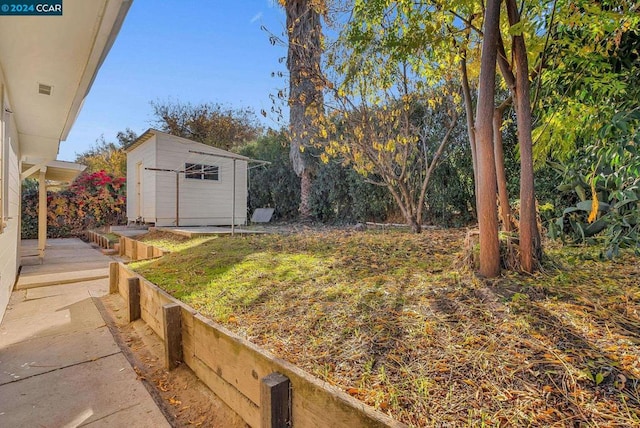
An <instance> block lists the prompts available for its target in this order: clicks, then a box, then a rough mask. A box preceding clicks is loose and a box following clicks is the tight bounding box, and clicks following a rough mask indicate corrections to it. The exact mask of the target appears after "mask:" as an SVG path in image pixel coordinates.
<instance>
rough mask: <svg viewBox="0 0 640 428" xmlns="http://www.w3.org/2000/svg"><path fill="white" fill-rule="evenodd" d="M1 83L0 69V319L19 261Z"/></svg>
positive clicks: (14, 143)
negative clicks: (1, 208) (1, 206)
mask: <svg viewBox="0 0 640 428" xmlns="http://www.w3.org/2000/svg"><path fill="white" fill-rule="evenodd" d="M4 87H5V82H4V78H3V76H2V74H1V71H0V147H1V148H2V151H1V152H0V154H1V162H2V165H1V167H0V174H1V176H0V179H1V181H0V185H1V186H2V189H0V192H2V193H1V195H2V200H1V201H0V203H2V204H3V210H2V215H3V217H4V218H3V219H2V221H4V224H5V226H4V228H2V231H1V232H0V320H2V317H3V316H4V313H5V310H6V308H7V304H8V303H9V297H10V296H11V291H12V290H13V285H14V284H15V280H16V277H17V275H18V267H19V264H20V259H19V253H20V251H19V245H20V169H19V161H18V160H19V159H20V152H19V145H18V135H17V132H16V129H17V128H16V124H15V119H14V118H13V115H12V114H10V113H6V112H5V108H6V109H9V110H11V108H10V105H9V103H8V97H7V95H6V91H4V90H3V88H4Z"/></svg>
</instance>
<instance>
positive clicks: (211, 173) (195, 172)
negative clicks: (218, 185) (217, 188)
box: [184, 163, 220, 181]
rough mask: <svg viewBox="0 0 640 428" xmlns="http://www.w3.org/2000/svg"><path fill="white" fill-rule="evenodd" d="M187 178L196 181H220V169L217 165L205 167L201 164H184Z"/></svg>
mask: <svg viewBox="0 0 640 428" xmlns="http://www.w3.org/2000/svg"><path fill="white" fill-rule="evenodd" d="M184 171H185V177H186V178H191V179H194V180H213V181H218V180H220V176H219V174H218V173H219V168H218V166H216V165H204V164H199V163H186V164H184Z"/></svg>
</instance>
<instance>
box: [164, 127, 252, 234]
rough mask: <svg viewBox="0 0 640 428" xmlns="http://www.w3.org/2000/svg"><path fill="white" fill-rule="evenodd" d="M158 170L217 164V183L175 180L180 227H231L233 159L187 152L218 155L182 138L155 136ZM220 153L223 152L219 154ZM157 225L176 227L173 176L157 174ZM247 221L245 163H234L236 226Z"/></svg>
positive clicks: (211, 149)
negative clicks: (177, 186)
mask: <svg viewBox="0 0 640 428" xmlns="http://www.w3.org/2000/svg"><path fill="white" fill-rule="evenodd" d="M156 138H157V158H156V160H157V164H156V166H157V167H158V168H163V169H171V170H183V169H184V166H185V163H187V162H189V163H197V164H206V165H217V166H218V167H219V180H218V181H211V180H194V179H188V178H185V175H184V174H180V175H179V177H178V181H179V188H180V201H179V202H180V204H179V217H180V226H206V225H230V224H231V223H232V218H233V217H234V216H233V214H232V205H233V164H234V161H233V159H228V158H220V157H213V156H207V155H199V154H194V153H190V152H189V150H197V151H207V152H211V153H214V152H217V151H218V150H216V149H215V148H210V147H206V148H204V149H203V146H202V145H201V144H198V143H192V142H189V140H185V139H183V138H178V137H173V136H170V135H166V134H164V135H163V134H158V135H157V136H156ZM220 152H222V151H220ZM155 174H156V183H157V187H156V203H157V205H156V210H157V211H156V226H175V225H176V176H175V174H173V173H170V172H156V173H155ZM246 220H247V162H246V161H243V160H236V205H235V223H236V224H243V223H245V222H246Z"/></svg>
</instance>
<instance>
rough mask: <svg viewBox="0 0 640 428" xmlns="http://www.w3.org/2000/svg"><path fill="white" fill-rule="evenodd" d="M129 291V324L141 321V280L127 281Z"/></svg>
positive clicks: (136, 278) (130, 279) (131, 279)
mask: <svg viewBox="0 0 640 428" xmlns="http://www.w3.org/2000/svg"><path fill="white" fill-rule="evenodd" d="M127 289H128V290H129V322H133V321H135V320H138V319H140V315H141V314H140V278H138V277H133V278H128V279H127Z"/></svg>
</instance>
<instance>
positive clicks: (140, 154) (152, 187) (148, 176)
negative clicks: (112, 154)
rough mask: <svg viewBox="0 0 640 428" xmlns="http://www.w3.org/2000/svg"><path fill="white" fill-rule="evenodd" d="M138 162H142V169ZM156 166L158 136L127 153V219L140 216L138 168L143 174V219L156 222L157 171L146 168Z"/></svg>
mask: <svg viewBox="0 0 640 428" xmlns="http://www.w3.org/2000/svg"><path fill="white" fill-rule="evenodd" d="M138 163H141V167H140V169H139V168H138ZM154 167H156V137H155V136H154V137H151V138H150V139H149V140H148V141H146V142H145V143H144V144H141V145H140V146H138V147H136V148H135V149H133V150H131V151H130V152H128V153H127V219H128V220H129V221H135V220H136V219H137V218H138V205H139V204H140V201H139V200H138V199H139V198H138V192H137V187H138V184H137V180H138V170H140V173H141V175H142V181H141V195H142V206H141V210H140V212H141V214H142V220H143V221H144V222H146V223H155V222H156V204H155V202H156V172H155V171H148V170H146V169H145V168H154Z"/></svg>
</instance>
